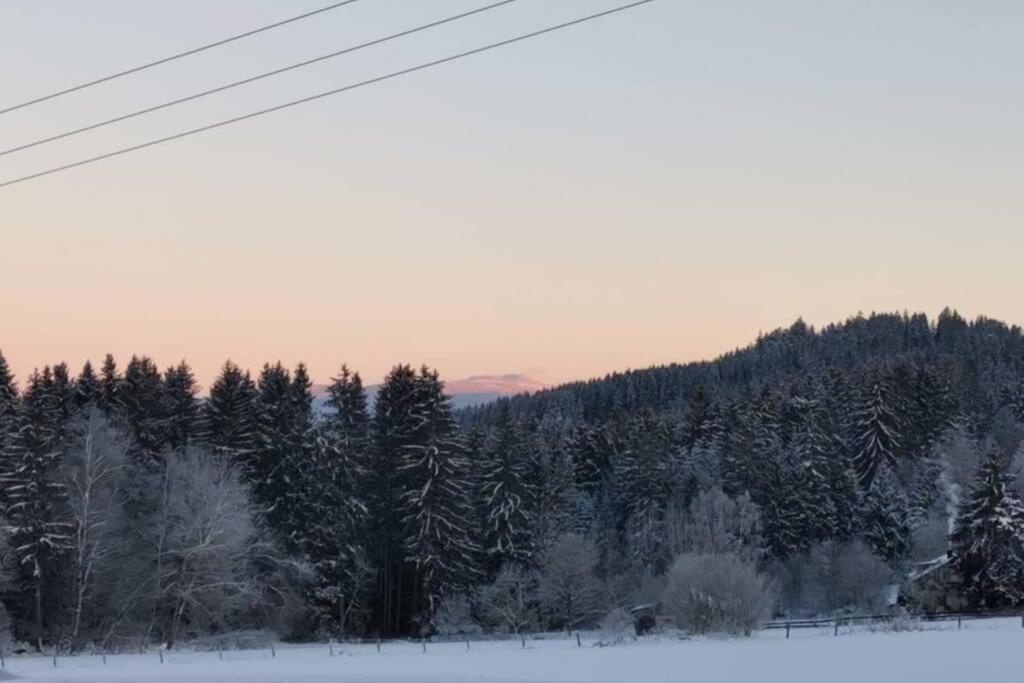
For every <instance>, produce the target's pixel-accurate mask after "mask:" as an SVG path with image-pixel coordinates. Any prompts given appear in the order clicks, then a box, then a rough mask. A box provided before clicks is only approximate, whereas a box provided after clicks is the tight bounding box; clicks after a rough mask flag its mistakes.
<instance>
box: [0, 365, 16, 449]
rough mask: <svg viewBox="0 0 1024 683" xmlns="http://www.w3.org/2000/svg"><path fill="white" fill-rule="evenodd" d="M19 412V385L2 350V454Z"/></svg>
mask: <svg viewBox="0 0 1024 683" xmlns="http://www.w3.org/2000/svg"><path fill="white" fill-rule="evenodd" d="M17 412H18V385H17V384H16V383H15V381H14V373H13V372H11V368H10V366H9V365H8V364H7V359H6V358H4V354H3V352H0V455H2V454H3V453H4V448H5V444H6V443H7V440H8V435H9V434H10V433H11V431H12V430H13V429H14V420H15V418H16V416H17Z"/></svg>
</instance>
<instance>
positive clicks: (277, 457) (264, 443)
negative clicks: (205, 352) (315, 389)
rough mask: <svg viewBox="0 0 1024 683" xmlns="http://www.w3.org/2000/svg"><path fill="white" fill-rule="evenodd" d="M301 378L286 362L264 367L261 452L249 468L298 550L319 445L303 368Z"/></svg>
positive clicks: (273, 518) (279, 528)
mask: <svg viewBox="0 0 1024 683" xmlns="http://www.w3.org/2000/svg"><path fill="white" fill-rule="evenodd" d="M300 370H301V366H300ZM296 379H297V380H298V382H297V383H293V380H292V376H291V373H290V372H288V370H286V369H285V368H284V367H282V365H281V364H280V363H277V364H275V365H264V366H263V371H262V372H261V373H260V379H259V384H258V394H257V397H256V403H255V415H256V434H257V439H256V450H255V451H254V452H253V453H252V455H251V456H250V457H249V458H248V459H247V460H248V462H247V463H245V465H244V470H243V471H244V473H245V476H246V477H247V478H248V480H249V482H250V483H251V484H252V489H253V497H254V499H255V501H256V503H257V506H258V507H259V509H260V512H261V513H262V514H263V516H264V518H265V519H266V521H267V522H268V524H269V525H270V527H271V528H272V529H274V530H275V531H276V532H277V533H278V535H279V537H280V538H281V539H282V540H284V541H285V542H286V544H287V546H288V547H289V548H292V549H299V548H300V547H301V540H300V538H299V533H300V531H299V530H300V529H302V528H303V523H304V521H305V520H304V519H300V516H301V515H303V514H304V511H303V505H304V501H303V500H302V498H303V496H304V491H303V490H302V488H301V483H302V482H303V476H302V471H303V469H304V468H305V465H306V463H307V461H308V459H309V454H310V449H311V448H312V446H313V441H312V438H311V430H312V423H311V419H312V407H311V405H310V403H311V400H312V399H311V396H310V395H309V381H308V377H306V376H305V372H304V370H302V373H301V374H299V373H297V377H296Z"/></svg>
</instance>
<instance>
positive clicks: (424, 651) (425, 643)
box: [420, 638, 427, 654]
mask: <svg viewBox="0 0 1024 683" xmlns="http://www.w3.org/2000/svg"><path fill="white" fill-rule="evenodd" d="M420 645H422V646H423V654H426V653H427V639H426V638H420Z"/></svg>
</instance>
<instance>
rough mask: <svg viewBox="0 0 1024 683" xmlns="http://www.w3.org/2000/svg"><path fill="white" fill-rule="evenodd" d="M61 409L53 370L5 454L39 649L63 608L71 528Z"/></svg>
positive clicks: (10, 520) (33, 389) (3, 475)
mask: <svg viewBox="0 0 1024 683" xmlns="http://www.w3.org/2000/svg"><path fill="white" fill-rule="evenodd" d="M62 429H63V425H62V424H61V416H60V405H59V402H58V398H57V396H56V394H55V393H54V392H53V379H52V375H51V372H50V370H49V368H47V369H46V370H44V372H43V374H39V373H35V374H33V376H32V377H31V378H30V380H29V385H28V389H27V390H26V393H25V397H24V399H23V400H22V402H21V405H20V407H19V410H18V412H17V413H16V414H15V417H14V421H13V429H12V430H11V432H10V434H9V437H8V440H7V443H6V445H5V448H4V453H3V458H2V459H0V463H2V471H0V482H2V484H3V489H4V498H5V516H6V527H5V531H6V533H7V534H8V535H9V537H10V547H11V552H12V555H13V558H12V559H13V560H14V561H15V562H16V565H17V570H16V572H17V573H16V579H15V584H16V601H17V602H18V604H19V606H20V608H21V609H20V610H19V612H20V613H22V614H25V615H31V620H32V624H33V628H32V629H31V632H30V637H31V638H32V639H33V640H34V641H35V645H36V648H37V649H41V648H42V644H43V640H44V637H45V636H46V635H47V632H48V629H52V628H54V627H55V626H56V624H52V623H50V622H51V618H50V617H52V616H54V615H55V614H56V612H57V609H58V607H59V605H58V606H56V607H55V605H54V602H55V601H56V595H54V593H55V590H54V589H55V586H56V585H57V582H58V578H59V577H58V576H57V569H58V567H59V558H60V555H61V553H62V552H64V551H65V550H66V549H67V547H68V528H67V524H66V521H65V520H64V519H63V518H62V517H61V514H62V510H63V507H64V506H63V499H64V494H65V492H64V487H63V485H62V484H60V483H59V481H58V479H57V477H56V476H55V471H56V468H57V465H58V463H59V461H60V456H61V449H62V446H63V444H62V443H61V431H62Z"/></svg>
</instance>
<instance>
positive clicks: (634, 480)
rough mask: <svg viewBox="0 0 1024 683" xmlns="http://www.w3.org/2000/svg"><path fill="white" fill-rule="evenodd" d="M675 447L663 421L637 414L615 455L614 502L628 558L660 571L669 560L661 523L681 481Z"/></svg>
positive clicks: (675, 442) (648, 415)
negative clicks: (677, 478)
mask: <svg viewBox="0 0 1024 683" xmlns="http://www.w3.org/2000/svg"><path fill="white" fill-rule="evenodd" d="M679 450H680V446H679V445H678V443H677V439H676V438H675V437H674V435H673V434H672V431H671V429H670V427H669V426H668V425H667V424H666V423H665V422H663V421H661V420H658V419H656V418H655V417H653V416H652V415H650V414H641V415H638V416H637V417H636V418H634V420H633V422H632V423H631V425H630V433H629V435H628V436H627V438H626V442H625V447H624V448H623V450H622V451H621V452H620V453H619V454H618V455H617V457H616V459H615V464H614V473H613V478H614V482H615V489H616V502H617V504H618V506H619V508H620V509H621V515H622V516H623V517H624V518H625V521H626V523H627V524H628V527H629V532H628V533H629V539H628V542H629V545H630V548H631V551H632V554H633V559H634V561H636V562H637V563H638V564H639V566H641V567H644V568H656V569H658V570H660V569H662V568H663V567H664V566H665V564H666V563H667V562H668V561H670V560H671V558H669V557H667V556H665V555H664V554H663V553H664V549H665V546H666V544H665V535H664V523H665V516H666V514H667V512H668V508H669V501H670V500H671V499H672V498H673V497H674V494H676V493H677V492H678V489H679V488H680V484H681V483H680V482H676V481H674V479H673V478H674V476H675V474H676V472H677V460H678V457H679ZM612 526H618V525H617V524H614V523H613V524H612Z"/></svg>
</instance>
